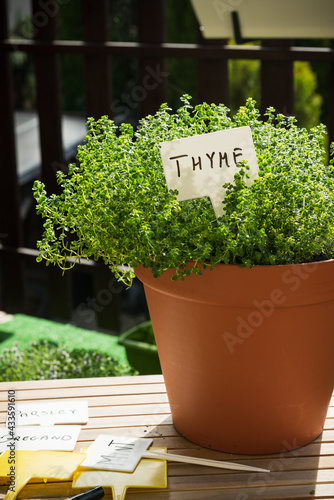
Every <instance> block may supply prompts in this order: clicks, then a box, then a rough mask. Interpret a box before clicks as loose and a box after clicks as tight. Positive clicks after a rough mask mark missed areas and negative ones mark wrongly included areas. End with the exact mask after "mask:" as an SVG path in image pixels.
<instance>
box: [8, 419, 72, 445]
mask: <svg viewBox="0 0 334 500" xmlns="http://www.w3.org/2000/svg"><path fill="white" fill-rule="evenodd" d="M80 431H81V426H80V425H52V426H50V427H42V426H34V425H28V426H23V427H15V432H14V433H13V430H9V429H7V428H6V427H1V428H0V451H6V450H8V449H10V450H58V451H73V450H74V447H75V445H76V442H77V439H78V437H79V433H80Z"/></svg>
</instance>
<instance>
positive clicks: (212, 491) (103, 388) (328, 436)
mask: <svg viewBox="0 0 334 500" xmlns="http://www.w3.org/2000/svg"><path fill="white" fill-rule="evenodd" d="M8 389H15V391H16V401H21V402H28V401H29V402H32V401H38V402H40V401H50V400H57V399H65V398H83V399H87V400H88V405H89V421H88V424H87V425H85V426H83V428H82V431H81V433H80V436H79V440H78V443H77V447H76V450H75V451H79V450H80V448H82V447H87V446H88V445H89V444H90V443H91V442H92V441H93V440H94V439H95V438H96V436H97V435H98V434H101V433H105V434H108V433H112V434H119V435H132V436H136V437H152V438H153V446H162V447H167V448H168V451H169V452H175V453H181V454H189V455H193V456H198V457H203V458H212V459H217V460H227V461H237V462H240V463H243V464H250V465H254V466H257V467H262V468H269V469H270V470H271V471H272V472H271V473H245V472H236V471H230V470H223V469H214V468H209V467H203V466H195V465H187V464H181V463H172V462H169V463H168V487H167V489H162V490H157V489H156V490H149V489H147V490H142V489H137V490H135V489H133V490H131V489H130V490H129V491H128V494H127V498H129V499H130V498H133V499H135V500H143V499H145V500H151V499H152V500H154V499H156V500H167V499H168V500H181V499H183V500H197V499H205V500H209V499H217V500H220V499H222V500H224V499H226V500H251V499H261V500H264V499H282V498H285V499H296V498H298V499H311V498H318V499H319V498H326V499H329V498H334V408H333V406H334V400H332V406H331V407H330V409H329V412H328V418H327V421H326V427H325V430H324V432H323V434H322V436H321V437H319V438H318V439H317V440H316V441H315V442H313V443H311V444H309V445H308V446H305V447H303V448H300V449H298V450H294V451H289V452H286V453H282V454H279V455H267V456H251V457H250V456H240V455H239V456H236V455H230V454H226V453H219V452H214V451H210V450H207V449H204V448H201V447H200V446H197V445H195V444H193V443H190V442H189V441H187V440H186V439H184V438H182V437H181V436H180V435H179V434H178V433H177V432H176V430H175V429H174V427H173V423H172V418H171V415H170V410H169V405H168V399H167V395H166V391H165V385H164V382H163V378H162V376H160V375H157V376H138V377H115V378H93V379H75V380H47V381H33V382H12V383H0V398H1V399H0V418H1V421H0V424H1V425H3V424H4V423H5V417H6V410H7V391H8ZM5 491H6V490H5V489H4V487H2V489H0V492H1V493H2V494H3V493H4V492H5ZM41 491H43V497H48V498H56V497H57V496H63V497H69V496H73V495H75V494H77V492H78V491H77V490H73V489H71V485H70V483H47V484H42V485H38V484H28V485H26V486H25V488H24V489H23V490H22V492H21V494H20V496H19V498H40V497H41ZM108 497H109V498H110V490H109V491H106V498H108Z"/></svg>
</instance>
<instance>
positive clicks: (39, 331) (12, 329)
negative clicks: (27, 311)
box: [0, 314, 127, 363]
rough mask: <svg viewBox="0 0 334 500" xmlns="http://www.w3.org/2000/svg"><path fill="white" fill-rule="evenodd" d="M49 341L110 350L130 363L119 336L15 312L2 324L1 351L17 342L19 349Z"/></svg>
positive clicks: (107, 351)
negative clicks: (11, 317) (40, 341)
mask: <svg viewBox="0 0 334 500" xmlns="http://www.w3.org/2000/svg"><path fill="white" fill-rule="evenodd" d="M38 340H48V341H51V342H54V343H56V344H60V345H62V346H64V347H65V348H66V349H69V350H71V349H77V348H83V349H90V350H97V349H98V350H99V351H101V352H104V353H107V354H109V355H110V356H112V357H113V358H115V359H117V360H119V361H120V362H121V363H127V358H126V352H125V349H124V347H122V346H120V345H118V343H117V342H118V337H116V336H113V335H108V334H104V333H100V332H96V331H92V330H85V329H84V328H79V327H76V326H74V325H68V324H62V323H57V322H54V321H49V320H46V319H41V318H35V317H33V316H27V315H24V314H16V315H14V317H13V319H11V320H10V321H7V322H5V323H1V324H0V351H2V350H3V349H9V348H12V347H13V346H14V345H15V344H18V347H19V349H20V350H22V349H25V348H28V347H29V345H30V343H31V342H32V341H38Z"/></svg>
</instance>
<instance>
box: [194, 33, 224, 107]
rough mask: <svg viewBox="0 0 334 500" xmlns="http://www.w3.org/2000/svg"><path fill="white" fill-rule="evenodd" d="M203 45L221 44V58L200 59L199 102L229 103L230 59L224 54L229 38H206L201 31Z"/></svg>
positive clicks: (200, 41) (200, 40) (200, 38)
mask: <svg viewBox="0 0 334 500" xmlns="http://www.w3.org/2000/svg"><path fill="white" fill-rule="evenodd" d="M199 43H200V44H201V45H208V46H209V45H210V46H221V47H222V57H221V59H199V60H198V100H199V102H210V103H211V102H214V103H215V104H219V103H223V104H225V105H226V106H227V105H228V103H229V91H228V81H229V80H228V60H227V57H226V56H225V55H224V50H223V46H224V45H225V44H226V43H227V40H222V39H217V40H216V39H212V38H210V39H205V38H204V37H203V36H202V34H201V32H200V31H199Z"/></svg>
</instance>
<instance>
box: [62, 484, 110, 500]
mask: <svg viewBox="0 0 334 500" xmlns="http://www.w3.org/2000/svg"><path fill="white" fill-rule="evenodd" d="M102 497H104V489H103V488H102V487H101V486H96V487H95V488H92V489H91V490H87V491H84V492H83V493H79V495H75V496H74V497H71V498H69V499H68V500H99V499H100V498H102Z"/></svg>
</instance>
